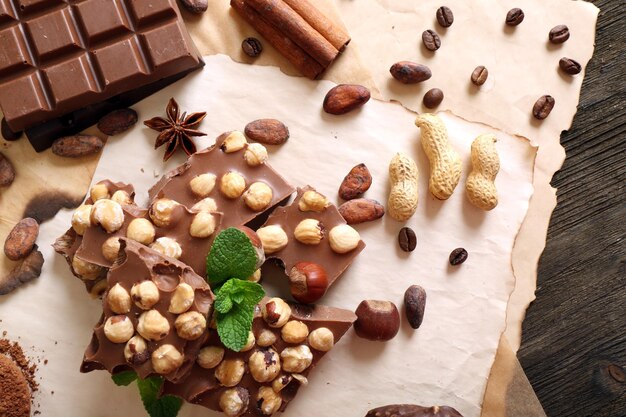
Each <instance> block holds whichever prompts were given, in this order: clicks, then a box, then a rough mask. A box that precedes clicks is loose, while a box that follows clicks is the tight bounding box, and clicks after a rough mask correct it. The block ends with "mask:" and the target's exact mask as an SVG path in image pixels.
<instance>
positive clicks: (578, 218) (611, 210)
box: [518, 0, 626, 417]
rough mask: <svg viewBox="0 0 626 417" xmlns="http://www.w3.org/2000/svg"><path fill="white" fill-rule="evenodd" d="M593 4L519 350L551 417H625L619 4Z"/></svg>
mask: <svg viewBox="0 0 626 417" xmlns="http://www.w3.org/2000/svg"><path fill="white" fill-rule="evenodd" d="M593 3H594V4H595V5H596V6H598V7H599V8H600V15H599V19H598V26H597V33H596V50H595V54H594V56H593V59H592V60H591V62H590V64H589V66H588V67H587V74H586V78H585V81H584V84H583V87H582V94H581V100H580V104H579V107H578V113H577V115H576V118H575V120H574V124H573V126H572V128H571V130H570V131H568V132H564V133H563V135H562V136H561V143H562V144H563V146H564V147H565V150H566V152H567V159H566V161H565V164H564V165H563V168H562V169H561V171H559V172H557V174H556V175H555V176H554V178H553V180H552V184H553V186H554V187H557V188H558V194H557V195H558V205H557V207H556V210H555V211H554V213H553V215H552V219H551V222H550V228H549V230H548V241H547V246H546V249H545V251H544V252H543V255H542V257H541V260H540V262H539V270H538V282H537V287H538V288H537V293H536V295H537V299H536V301H535V302H534V303H533V304H532V305H531V306H530V308H529V309H528V312H527V316H526V320H525V321H524V326H523V340H522V346H521V348H520V350H519V352H518V357H519V360H520V362H521V364H522V366H523V368H524V370H525V371H526V374H527V376H528V378H529V380H530V382H531V384H532V385H533V387H534V389H535V391H536V393H537V396H538V397H539V400H540V401H541V403H542V405H543V407H544V409H545V411H546V414H547V415H548V416H549V417H552V416H559V417H566V416H594V417H609V416H611V417H624V416H626V381H625V380H624V378H625V377H626V375H625V374H624V369H625V368H626V268H625V260H626V256H625V251H624V242H623V240H624V237H625V230H626V228H625V224H626V204H625V199H624V188H623V187H624V184H626V112H625V109H624V106H625V105H626V59H625V58H626V52H625V51H626V3H625V2H624V0H596V1H593ZM557 105H558V103H557ZM611 364H614V365H618V366H621V372H620V369H619V368H611V370H612V374H613V376H611V373H610V372H609V366H610V365H611Z"/></svg>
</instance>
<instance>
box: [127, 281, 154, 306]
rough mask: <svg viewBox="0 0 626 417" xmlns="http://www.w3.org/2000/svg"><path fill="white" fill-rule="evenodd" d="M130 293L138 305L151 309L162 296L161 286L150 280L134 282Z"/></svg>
mask: <svg viewBox="0 0 626 417" xmlns="http://www.w3.org/2000/svg"><path fill="white" fill-rule="evenodd" d="M130 295H131V297H132V298H133V301H134V302H135V304H136V305H137V307H139V308H141V309H142V310H149V309H150V308H152V306H153V305H155V304H156V303H158V302H159V298H160V293H159V288H158V287H157V286H156V284H155V283H154V282H152V281H150V280H146V281H142V282H140V283H138V284H134V285H133V287H132V288H131V289H130Z"/></svg>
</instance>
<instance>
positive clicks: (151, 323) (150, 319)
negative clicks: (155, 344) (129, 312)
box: [137, 310, 170, 341]
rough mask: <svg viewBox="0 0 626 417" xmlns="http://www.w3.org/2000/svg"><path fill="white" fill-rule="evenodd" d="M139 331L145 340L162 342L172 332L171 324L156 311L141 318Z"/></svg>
mask: <svg viewBox="0 0 626 417" xmlns="http://www.w3.org/2000/svg"><path fill="white" fill-rule="evenodd" d="M137 331H138V332H139V334H140V335H141V336H143V338H144V339H147V340H153V341H155V340H161V339H163V338H164V337H165V336H167V334H168V333H169V332H170V323H169V322H168V321H167V319H166V318H165V317H163V316H162V315H161V313H159V312H158V311H156V310H150V311H146V312H145V313H143V314H142V315H141V316H139V322H138V323H137Z"/></svg>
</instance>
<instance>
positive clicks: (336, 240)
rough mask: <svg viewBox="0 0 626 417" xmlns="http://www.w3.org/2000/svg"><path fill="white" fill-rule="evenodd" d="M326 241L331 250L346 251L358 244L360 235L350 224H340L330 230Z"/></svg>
mask: <svg viewBox="0 0 626 417" xmlns="http://www.w3.org/2000/svg"><path fill="white" fill-rule="evenodd" d="M328 241H329V242H330V248H331V249H332V250H333V251H335V252H337V253H347V252H350V251H351V250H354V249H356V248H357V246H359V242H360V241H361V236H360V235H359V232H357V231H356V230H354V228H353V227H352V226H349V225H347V224H342V225H339V226H335V227H333V228H332V229H331V230H330V233H329V234H328Z"/></svg>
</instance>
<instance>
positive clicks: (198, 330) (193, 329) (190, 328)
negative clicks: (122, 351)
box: [174, 311, 206, 340]
mask: <svg viewBox="0 0 626 417" xmlns="http://www.w3.org/2000/svg"><path fill="white" fill-rule="evenodd" d="M174 326H176V333H178V336H180V337H181V338H182V339H185V340H196V339H197V338H199V337H200V336H202V334H203V333H204V331H205V330H206V318H205V317H204V316H203V315H202V314H200V313H198V312H197V311H188V312H186V313H183V314H181V315H180V316H178V317H177V318H176V321H175V322H174Z"/></svg>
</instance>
